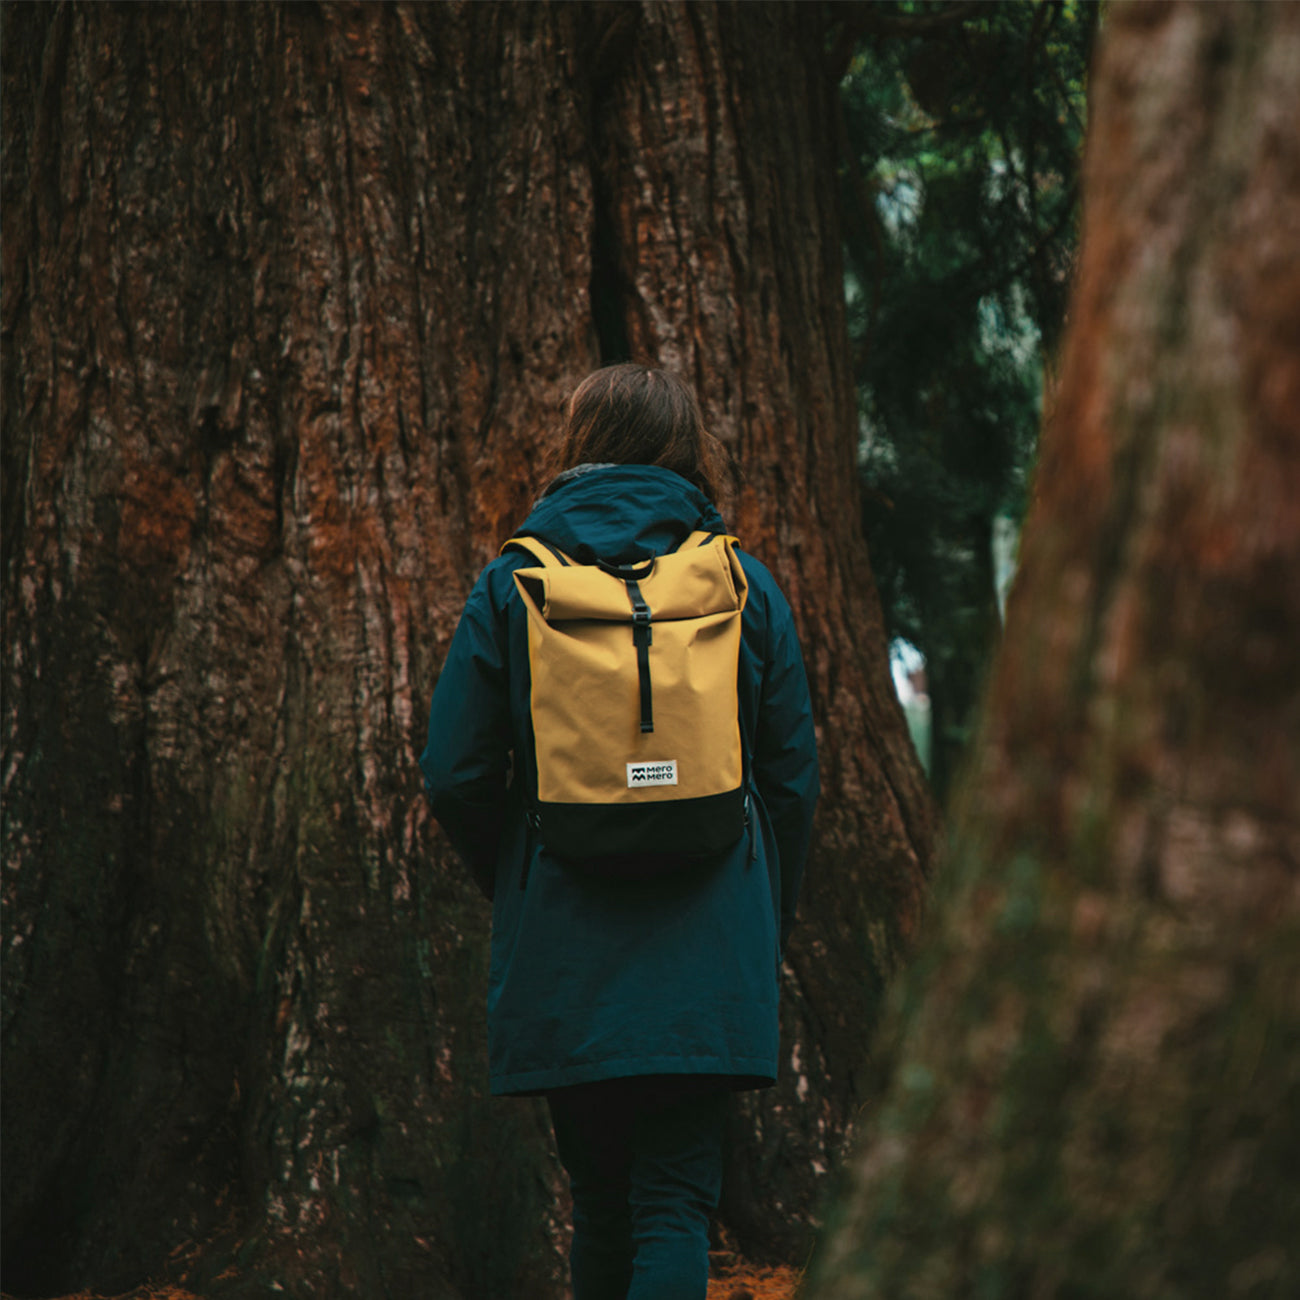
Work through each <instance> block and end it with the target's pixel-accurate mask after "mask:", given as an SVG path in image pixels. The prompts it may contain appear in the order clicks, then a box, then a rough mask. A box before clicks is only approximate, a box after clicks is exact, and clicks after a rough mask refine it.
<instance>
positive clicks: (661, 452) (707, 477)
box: [555, 361, 727, 504]
mask: <svg viewBox="0 0 1300 1300" xmlns="http://www.w3.org/2000/svg"><path fill="white" fill-rule="evenodd" d="M726 462H727V456H726V452H725V451H724V450H723V448H722V444H721V443H720V442H718V440H717V439H716V438H715V437H714V436H713V435H712V434H711V433H709V432H708V430H707V429H705V427H704V418H703V416H701V414H700V407H699V403H698V402H697V401H696V400H695V394H694V393H693V392H692V391H691V389H690V388H689V387H688V386H687V385H686V384H684V383H683V382H682V381H681V380H680V379H678V378H677V376H676V375H672V374H669V373H668V371H666V370H654V369H651V367H649V366H643V365H638V364H637V363H636V362H631V361H625V362H621V363H620V364H619V365H616V366H605V367H603V368H602V369H600V370H596V371H593V372H592V373H591V374H589V375H588V376H587V377H586V379H584V380H583V381H582V383H580V384H579V385H578V387H577V388H576V389H574V392H573V396H572V397H570V398H569V406H568V413H567V416H566V419H565V422H564V436H563V438H562V439H561V441H560V446H559V451H558V455H557V456H556V458H555V468H556V469H560V470H563V469H571V468H572V467H573V466H575V465H584V464H590V463H597V464H599V463H613V464H616V465H662V466H663V467H664V468H665V469H671V470H673V471H675V472H676V473H678V474H680V475H681V476H682V477H683V478H684V479H687V480H689V481H690V482H691V483H694V484H695V486H696V487H697V488H699V489H700V491H701V492H703V493H704V495H705V496H706V497H708V498H709V500H710V501H713V502H714V503H715V504H716V502H717V500H718V489H719V486H720V483H719V479H720V478H721V476H722V474H723V472H724V471H725V469H726Z"/></svg>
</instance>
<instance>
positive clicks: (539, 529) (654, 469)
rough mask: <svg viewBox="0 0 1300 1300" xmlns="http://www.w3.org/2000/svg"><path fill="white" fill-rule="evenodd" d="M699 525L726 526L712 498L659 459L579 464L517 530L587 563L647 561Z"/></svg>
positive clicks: (710, 528) (718, 529) (718, 528)
mask: <svg viewBox="0 0 1300 1300" xmlns="http://www.w3.org/2000/svg"><path fill="white" fill-rule="evenodd" d="M696 529H705V530H707V531H709V532H719V533H721V532H725V531H726V525H725V524H724V523H723V522H722V516H721V515H720V514H718V512H717V509H716V508H715V507H714V505H713V503H712V502H711V501H710V500H709V499H708V497H706V496H705V495H704V493H703V492H701V491H700V490H699V488H697V487H696V486H695V485H694V484H693V483H689V482H687V480H686V479H684V478H682V476H681V475H680V474H675V473H674V472H673V471H672V470H670V469H664V468H663V467H662V466H659V465H590V466H587V465H580V466H578V467H577V469H576V470H566V471H565V473H563V474H561V475H560V476H559V477H558V478H557V479H555V480H554V481H553V482H552V483H551V485H550V487H548V488H547V490H546V492H545V493H544V494H543V496H542V497H541V499H540V500H539V501H538V502H537V503H536V504H535V505H534V506H533V508H532V511H531V512H530V513H529V515H528V518H527V519H525V520H524V522H523V523H522V524H521V525H520V527H519V528H518V529H517V530H516V534H517V535H518V536H523V537H540V538H541V539H542V540H543V541H545V542H549V543H550V544H551V545H552V546H554V547H556V548H558V549H559V550H561V551H563V552H564V553H565V554H566V555H569V556H572V557H573V558H574V559H575V560H578V561H579V562H583V563H589V562H590V561H591V560H592V559H594V558H596V557H599V558H600V559H602V560H611V561H613V562H615V563H626V562H630V561H632V560H642V559H646V558H648V557H649V556H651V555H663V554H665V553H666V552H668V551H671V550H675V549H676V548H677V547H678V546H680V545H681V543H682V542H683V541H685V540H686V538H687V537H689V536H690V534H691V533H693V532H695V530H696Z"/></svg>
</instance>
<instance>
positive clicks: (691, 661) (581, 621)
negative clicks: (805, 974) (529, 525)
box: [502, 532, 748, 876]
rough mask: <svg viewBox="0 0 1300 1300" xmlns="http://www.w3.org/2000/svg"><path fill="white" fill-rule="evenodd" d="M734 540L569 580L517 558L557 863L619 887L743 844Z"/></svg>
mask: <svg viewBox="0 0 1300 1300" xmlns="http://www.w3.org/2000/svg"><path fill="white" fill-rule="evenodd" d="M735 546H736V539H735V538H734V537H728V536H725V535H722V534H718V533H706V532H695V533H692V534H691V535H690V536H689V537H688V538H687V539H686V540H685V541H684V542H683V543H682V545H681V546H680V547H679V548H678V549H677V550H675V551H672V552H670V553H669V554H667V555H660V556H655V557H652V558H651V559H648V560H645V561H642V562H639V563H636V564H625V565H616V564H609V563H606V562H604V561H599V560H598V561H596V562H595V563H594V564H580V563H577V562H575V561H574V560H573V559H571V558H570V557H569V556H567V555H564V554H562V553H561V552H560V551H557V550H555V549H554V548H553V547H551V546H548V545H547V544H546V543H544V542H542V541H540V540H539V539H537V538H534V537H515V538H512V539H511V540H510V541H508V542H507V543H506V545H505V547H503V548H502V550H505V549H506V548H507V547H513V548H516V549H519V550H523V551H526V552H528V553H529V554H530V555H532V556H533V558H534V559H535V560H537V561H538V566H537V567H535V568H525V569H517V570H516V571H515V575H514V578H515V585H516V587H517V588H518V590H519V594H520V596H521V597H522V599H523V602H524V607H525V609H526V610H527V613H528V664H529V669H530V672H531V679H532V684H531V695H530V710H531V715H532V716H531V721H532V734H533V745H534V753H535V755H536V772H537V796H536V802H535V803H534V804H533V805H532V807H531V808H530V813H529V818H530V821H531V822H532V824H533V826H534V827H535V828H536V830H537V831H538V833H539V834H540V836H541V838H542V842H543V843H544V844H545V845H546V847H547V849H548V850H549V851H550V852H551V853H553V854H554V855H555V856H557V857H559V858H564V859H568V860H571V861H575V862H578V863H581V864H584V865H586V866H588V867H590V868H593V869H597V870H603V871H605V872H608V873H612V874H617V875H622V876H643V875H649V874H654V873H657V872H659V871H664V870H672V869H675V868H678V867H684V866H687V865H689V863H690V860H691V859H694V858H699V857H703V856H707V855H709V854H714V853H717V852H718V851H719V850H721V849H724V848H727V847H728V846H730V845H731V844H734V843H735V842H736V840H738V839H739V838H740V836H741V834H742V833H743V831H744V825H745V817H746V815H747V807H746V802H745V789H744V785H745V766H746V765H745V756H744V745H743V741H742V737H741V728H740V711H739V701H738V697H737V671H738V668H739V660H740V631H741V611H742V610H743V609H744V607H745V598H746V596H747V594H748V583H747V582H746V580H745V574H744V570H743V569H742V568H741V566H740V561H739V559H738V558H737V557H736V553H735Z"/></svg>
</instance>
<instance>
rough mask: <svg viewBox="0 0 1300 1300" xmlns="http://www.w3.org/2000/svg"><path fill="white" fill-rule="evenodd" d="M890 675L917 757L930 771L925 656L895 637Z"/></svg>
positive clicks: (928, 707)
mask: <svg viewBox="0 0 1300 1300" xmlns="http://www.w3.org/2000/svg"><path fill="white" fill-rule="evenodd" d="M889 672H890V675H891V676H892V677H893V679H894V691H895V692H896V694H897V695H898V702H899V703H900V704H901V705H902V706H903V715H904V716H905V717H906V718H907V730H908V732H909V733H910V734H911V737H912V744H913V745H915V746H916V753H917V757H918V758H920V760H921V766H922V767H923V768H925V770H926V772H929V770H930V696H929V695H928V694H927V692H926V684H925V656H924V655H923V654H922V653H921V652H920V651H919V650H918V649H917V648H916V647H915V646H914V645H913V644H912V643H911V642H910V641H905V640H903V638H902V637H901V636H900V637H895V638H894V639H893V641H891V642H890V643H889Z"/></svg>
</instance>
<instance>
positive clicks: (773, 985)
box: [420, 465, 818, 1095]
mask: <svg viewBox="0 0 1300 1300" xmlns="http://www.w3.org/2000/svg"><path fill="white" fill-rule="evenodd" d="M701 528H702V529H708V530H711V531H717V532H725V531H726V530H725V527H724V525H723V522H722V520H721V518H720V517H719V515H718V513H717V511H716V510H715V509H714V507H713V505H712V503H711V502H710V501H709V500H708V498H707V497H705V496H704V494H703V493H702V492H700V491H699V490H698V489H697V488H696V487H694V486H693V485H692V484H691V483H689V482H687V481H686V480H685V479H684V478H682V477H680V476H679V475H677V474H675V473H673V472H672V471H671V470H666V469H662V468H659V467H657V466H646V465H607V466H605V465H602V466H582V467H579V469H578V470H571V471H569V472H568V473H567V474H565V475H561V476H560V478H559V479H557V480H556V482H555V483H554V484H552V486H551V488H550V489H549V490H548V492H547V493H546V495H545V496H543V497H542V499H541V500H540V501H539V502H538V503H537V504H536V505H535V506H534V508H533V510H532V512H531V513H530V514H529V516H528V519H527V520H526V521H525V523H524V524H523V525H522V527H520V529H519V530H518V531H519V533H520V534H523V535H527V536H533V537H540V538H542V539H543V540H545V541H547V542H549V543H550V544H551V545H552V546H555V547H557V548H558V549H560V550H561V551H564V552H565V553H566V554H568V555H570V556H574V557H575V558H579V559H581V558H584V557H585V556H587V555H594V556H599V557H600V558H601V559H604V560H610V561H615V562H626V561H631V560H637V559H645V558H648V557H649V556H650V555H652V554H653V555H661V554H664V553H666V552H668V551H671V550H673V549H675V548H676V547H677V546H678V545H679V544H680V543H681V542H682V541H683V540H684V539H685V538H686V537H687V536H689V534H690V533H692V532H693V531H695V530H696V529H701ZM740 562H741V564H742V566H743V567H744V570H745V575H746V577H747V578H748V580H749V597H748V600H747V602H746V605H745V610H744V614H743V619H742V634H741V652H740V669H739V682H738V686H739V698H740V709H741V725H742V733H743V735H744V736H745V737H746V738H747V739H748V741H749V744H750V746H751V750H750V753H749V783H750V791H749V794H750V799H751V808H752V815H751V817H750V819H749V825H748V828H747V830H746V834H745V836H744V837H743V838H742V839H741V841H740V842H738V843H737V844H735V845H734V846H733V847H732V848H731V849H729V850H727V851H725V852H724V853H722V854H720V855H718V856H717V858H716V860H708V861H705V862H704V863H702V864H700V865H698V866H695V867H692V868H691V869H690V870H689V871H682V872H678V873H674V874H670V875H665V876H659V877H656V878H653V879H650V880H633V881H627V880H614V879H607V878H603V877H600V876H597V875H594V874H591V873H588V872H584V871H582V870H581V869H578V868H575V867H573V866H571V865H569V864H566V863H565V862H563V861H560V860H557V859H555V858H553V857H552V856H551V855H550V854H549V853H548V852H547V851H546V849H545V848H544V847H543V846H542V845H541V844H540V842H539V841H538V840H537V837H536V835H535V834H534V833H533V832H532V831H531V829H530V827H529V825H528V821H527V817H526V811H527V797H528V789H529V785H530V781H531V783H532V788H534V789H535V788H536V777H535V774H533V772H532V770H531V761H532V760H531V754H530V752H529V738H528V736H529V733H528V699H529V672H528V643H527V632H526V621H525V620H526V616H525V612H524V606H523V602H522V600H521V599H520V597H519V595H518V593H517V591H516V590H515V584H514V580H513V577H512V574H513V573H514V570H515V569H517V568H521V567H525V566H528V565H531V564H533V563H535V561H533V560H531V559H530V558H529V557H528V556H527V555H524V554H522V553H515V552H510V551H507V552H506V553H505V554H504V555H502V556H500V557H499V558H498V559H496V560H494V561H493V562H492V563H491V564H489V565H488V567H487V568H486V569H485V570H484V571H483V573H482V575H481V576H480V577H479V580H478V582H477V583H476V584H475V586H474V589H473V591H472V592H471V593H470V597H469V600H468V601H467V603H466V605H465V611H464V613H463V615H462V616H461V620H460V623H459V625H458V627H457V629H456V634H455V636H454V638H453V640H452V643H451V648H450V650H449V651H448V654H447V660H446V663H445V664H444V665H443V669H442V673H441V675H440V676H439V678H438V682H437V686H436V688H435V690H434V695H433V704H432V707H431V709H430V712H429V735H428V744H427V746H426V748H425V751H424V754H423V755H422V757H421V759H420V767H421V770H422V771H423V773H424V779H425V786H426V790H427V793H428V796H429V800H430V802H431V805H432V808H433V813H434V816H435V817H436V818H437V819H438V821H439V822H440V823H441V824H442V827H443V829H444V830H445V831H446V833H447V835H448V837H449V839H450V840H451V843H452V845H453V847H454V848H455V849H456V851H457V852H458V853H459V855H460V856H461V858H463V859H464V861H465V862H466V863H467V865H468V866H469V868H470V870H471V871H472V872H473V873H474V877H475V879H476V880H477V881H478V883H479V886H480V887H481V888H482V890H483V891H484V893H485V894H487V895H488V897H490V898H491V899H492V900H493V910H492V959H491V972H490V975H489V983H488V999H487V1007H488V1058H489V1068H490V1074H491V1090H492V1092H493V1093H494V1094H498V1095H500V1094H513V1093H536V1092H544V1091H549V1090H551V1089H554V1088H561V1087H566V1086H569V1085H572V1084H580V1083H593V1082H596V1081H598V1080H602V1079H611V1078H621V1077H627V1076H632V1075H644V1074H709V1075H726V1076H731V1082H732V1084H733V1086H737V1087H744V1086H762V1085H763V1084H766V1083H770V1082H771V1081H772V1080H774V1079H775V1078H776V1072H777V1055H778V1021H777V997H778V991H779V985H780V964H781V954H782V952H783V949H784V946H785V941H786V938H787V936H788V935H789V932H790V927H791V926H792V924H793V923H794V915H795V905H796V901H797V898H798V894H799V884H800V880H801V877H802V875H803V866H804V857H805V855H806V853H807V848H808V841H809V836H810V832H811V825H812V816H813V809H814V807H815V805H816V802H817V792H818V778H817V746H816V740H815V738H814V734H813V722H812V709H811V706H810V702H809V698H808V685H807V680H806V677H805V675H804V667H803V659H802V656H801V654H800V651H799V643H798V640H797V638H796V635H795V628H794V621H793V618H792V617H791V614H790V607H789V605H788V604H787V603H786V600H785V598H784V596H782V594H781V592H780V590H779V589H778V587H777V585H776V583H775V581H774V580H773V579H772V576H771V574H769V573H768V571H767V569H766V568H764V567H763V565H762V564H760V563H759V562H758V561H757V560H756V559H754V558H753V556H751V555H748V554H746V553H745V552H743V551H742V552H741V553H740ZM512 772H513V773H514V774H516V775H513V776H512Z"/></svg>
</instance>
